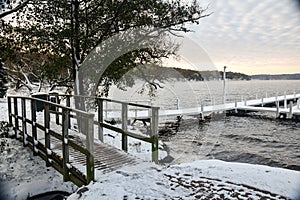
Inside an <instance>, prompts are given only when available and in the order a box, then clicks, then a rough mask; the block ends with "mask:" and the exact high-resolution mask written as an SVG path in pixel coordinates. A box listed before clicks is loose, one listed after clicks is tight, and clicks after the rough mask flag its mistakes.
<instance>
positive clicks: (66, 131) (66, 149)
mask: <svg viewBox="0 0 300 200" xmlns="http://www.w3.org/2000/svg"><path fill="white" fill-rule="evenodd" d="M69 115H70V110H69V109H66V108H62V153H63V179H64V181H69V180H70V175H69V168H68V163H69V146H68V140H69V129H68V127H69V124H68V122H69V121H68V118H69Z"/></svg>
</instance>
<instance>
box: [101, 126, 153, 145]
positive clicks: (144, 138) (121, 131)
mask: <svg viewBox="0 0 300 200" xmlns="http://www.w3.org/2000/svg"><path fill="white" fill-rule="evenodd" d="M101 126H102V127H104V128H107V129H110V130H113V131H115V132H118V133H121V134H125V135H127V136H130V137H132V138H135V139H139V140H142V141H144V142H148V143H152V141H153V138H148V137H145V136H142V135H138V134H136V133H132V132H129V131H123V130H122V129H120V128H117V127H114V126H110V125H108V124H105V123H101Z"/></svg>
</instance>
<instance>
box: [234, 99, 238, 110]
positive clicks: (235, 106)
mask: <svg viewBox="0 0 300 200" xmlns="http://www.w3.org/2000/svg"><path fill="white" fill-rule="evenodd" d="M237 107H238V106H237V100H236V99H235V100H234V112H235V113H237V112H238V111H237Z"/></svg>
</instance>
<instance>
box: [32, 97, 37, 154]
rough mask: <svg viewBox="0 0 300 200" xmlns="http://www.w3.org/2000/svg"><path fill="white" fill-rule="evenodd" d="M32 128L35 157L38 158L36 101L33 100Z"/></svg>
mask: <svg viewBox="0 0 300 200" xmlns="http://www.w3.org/2000/svg"><path fill="white" fill-rule="evenodd" d="M31 121H32V124H31V127H32V138H33V143H32V146H33V155H34V156H36V155H37V152H36V151H35V150H36V147H35V146H36V144H35V141H37V130H36V100H34V99H32V100H31Z"/></svg>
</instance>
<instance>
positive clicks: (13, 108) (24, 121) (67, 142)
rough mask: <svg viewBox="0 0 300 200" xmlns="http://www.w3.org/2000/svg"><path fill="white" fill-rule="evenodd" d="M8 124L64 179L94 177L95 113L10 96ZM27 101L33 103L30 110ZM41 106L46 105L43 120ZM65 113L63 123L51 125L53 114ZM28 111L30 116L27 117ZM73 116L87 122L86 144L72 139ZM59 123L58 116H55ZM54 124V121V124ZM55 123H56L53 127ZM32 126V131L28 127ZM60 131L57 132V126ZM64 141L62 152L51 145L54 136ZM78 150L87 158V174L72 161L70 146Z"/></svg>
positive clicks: (83, 181)
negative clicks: (70, 134) (70, 133)
mask: <svg viewBox="0 0 300 200" xmlns="http://www.w3.org/2000/svg"><path fill="white" fill-rule="evenodd" d="M7 99H8V114H9V124H10V125H11V126H13V129H14V137H15V138H16V139H19V140H21V141H22V142H23V145H24V146H28V147H30V149H31V150H32V151H33V154H34V155H39V156H40V157H41V158H42V159H44V160H45V161H46V166H52V167H54V168H55V169H56V170H57V171H59V172H60V173H61V174H62V175H63V179H64V181H69V180H70V181H72V182H74V183H75V184H76V185H78V186H81V185H86V184H88V183H90V182H91V181H92V180H94V156H93V152H94V114H91V113H87V112H83V111H80V110H76V109H72V108H70V107H67V106H63V105H59V104H56V103H53V102H50V101H47V100H41V99H37V98H31V97H19V96H9V97H8V98H7ZM27 103H29V104H30V106H29V108H30V109H27V107H26V105H27ZM38 106H42V107H43V109H42V110H43V117H42V118H43V120H42V122H41V119H40V118H37V108H38ZM52 112H54V113H55V114H56V115H57V116H58V114H60V115H61V116H62V123H61V126H56V127H52V125H53V124H51V123H50V118H51V116H50V113H52ZM28 114H29V116H27V115H28ZM71 115H73V116H76V115H80V116H81V117H83V118H84V119H85V121H86V129H85V130H84V131H83V134H84V135H85V136H86V144H85V145H80V144H77V143H76V141H75V140H72V139H71V138H69V131H70V129H69V127H70V117H71ZM56 120H58V121H57V122H58V123H59V118H58V117H56ZM54 125H55V124H54ZM54 125H53V126H54ZM29 127H31V131H28V130H27V129H28V128H29ZM58 128H60V129H61V130H60V131H58V130H57V129H58ZM52 137H53V139H54V138H55V139H56V140H58V141H60V142H61V145H62V149H61V151H60V152H57V150H55V149H52V148H51V139H52ZM71 148H72V149H73V150H74V151H78V152H80V153H81V154H83V156H84V157H86V173H85V174H84V173H83V172H81V171H80V170H79V169H77V168H76V166H73V165H72V164H71V163H70V156H69V151H70V149H71Z"/></svg>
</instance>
